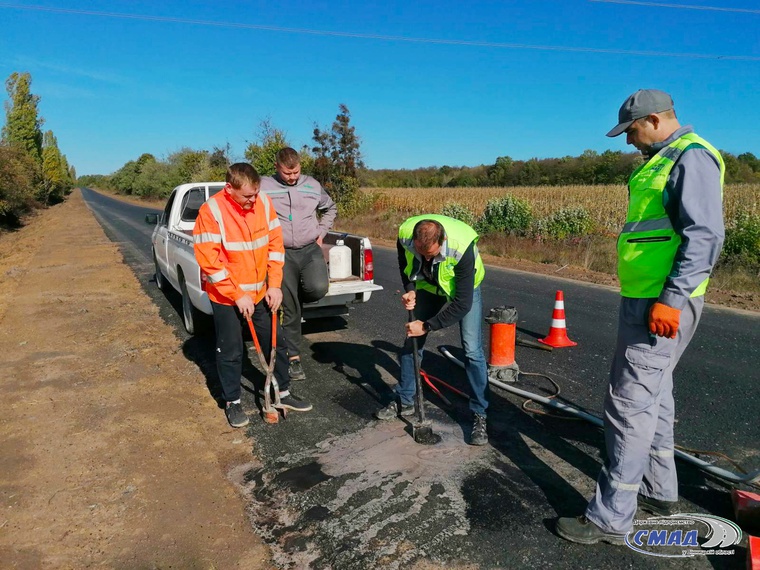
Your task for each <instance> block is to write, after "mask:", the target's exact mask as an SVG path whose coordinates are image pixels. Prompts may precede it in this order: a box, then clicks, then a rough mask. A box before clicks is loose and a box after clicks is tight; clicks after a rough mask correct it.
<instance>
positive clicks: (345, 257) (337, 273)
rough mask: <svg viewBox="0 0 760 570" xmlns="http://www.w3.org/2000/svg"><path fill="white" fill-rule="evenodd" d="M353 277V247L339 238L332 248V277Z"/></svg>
mask: <svg viewBox="0 0 760 570" xmlns="http://www.w3.org/2000/svg"><path fill="white" fill-rule="evenodd" d="M346 277H351V248H350V247H348V246H347V245H344V244H343V240H342V239H339V240H338V241H336V242H335V245H334V246H333V247H332V248H330V279H345V278H346Z"/></svg>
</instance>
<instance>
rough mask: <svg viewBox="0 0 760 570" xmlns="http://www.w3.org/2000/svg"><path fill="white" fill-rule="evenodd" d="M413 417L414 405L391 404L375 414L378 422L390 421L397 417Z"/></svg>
mask: <svg viewBox="0 0 760 570" xmlns="http://www.w3.org/2000/svg"><path fill="white" fill-rule="evenodd" d="M413 415H414V404H400V405H399V404H397V403H396V402H392V403H391V404H389V405H388V406H386V407H385V408H383V409H382V410H378V411H377V412H375V417H376V418H377V419H378V420H383V421H386V420H392V419H395V418H398V417H402V418H406V417H409V416H413Z"/></svg>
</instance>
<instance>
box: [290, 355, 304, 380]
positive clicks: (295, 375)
mask: <svg viewBox="0 0 760 570" xmlns="http://www.w3.org/2000/svg"><path fill="white" fill-rule="evenodd" d="M288 376H290V379H291V380H306V372H304V371H303V366H301V359H300V358H295V359H293V360H291V361H290V362H289V363H288Z"/></svg>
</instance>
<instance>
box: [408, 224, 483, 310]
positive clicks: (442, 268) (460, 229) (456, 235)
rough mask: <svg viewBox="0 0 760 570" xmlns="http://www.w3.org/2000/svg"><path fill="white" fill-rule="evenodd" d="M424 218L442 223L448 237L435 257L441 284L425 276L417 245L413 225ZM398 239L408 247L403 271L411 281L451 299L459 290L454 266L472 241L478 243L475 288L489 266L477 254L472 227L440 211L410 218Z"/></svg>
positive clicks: (474, 233)
mask: <svg viewBox="0 0 760 570" xmlns="http://www.w3.org/2000/svg"><path fill="white" fill-rule="evenodd" d="M422 220H434V221H436V222H438V223H440V224H441V225H442V226H443V229H444V231H445V232H446V236H445V238H444V240H443V244H442V245H441V251H440V252H439V253H438V255H437V256H436V258H435V259H434V260H433V271H434V272H435V275H436V278H437V280H438V287H436V286H435V285H434V284H432V283H429V282H428V281H427V279H425V278H424V277H423V276H422V256H421V255H420V254H418V253H417V250H416V249H415V248H414V240H413V239H412V236H413V233H414V226H416V225H417V223H418V222H421V221H422ZM398 239H399V242H400V243H401V245H402V246H403V248H404V249H405V250H406V267H405V268H404V274H405V275H406V276H407V277H408V278H409V280H410V281H414V282H415V286H416V288H417V289H418V290H419V289H423V290H425V291H429V292H430V293H434V294H436V295H442V296H445V297H446V298H447V299H448V300H451V299H452V298H453V297H454V295H455V293H456V282H455V279H454V267H456V265H457V263H458V262H459V260H460V259H461V258H462V255H463V254H464V252H465V251H467V248H468V247H469V246H470V244H471V243H473V242H475V244H476V245H474V249H475V251H474V253H475V287H477V286H478V285H480V284H481V283H482V282H483V277H485V274H486V269H485V267H484V266H483V260H482V259H480V254H479V253H478V246H477V241H478V234H477V232H476V231H475V230H473V229H472V228H471V227H470V226H468V225H467V224H465V223H464V222H460V221H459V220H455V219H454V218H449V217H447V216H441V215H438V214H428V215H422V216H415V217H413V218H409V219H408V220H406V221H405V222H404V223H403V224H401V227H400V228H399V230H398Z"/></svg>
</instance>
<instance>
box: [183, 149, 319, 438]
mask: <svg viewBox="0 0 760 570" xmlns="http://www.w3.org/2000/svg"><path fill="white" fill-rule="evenodd" d="M226 180H227V184H226V185H225V186H224V189H223V190H222V191H221V192H219V193H218V194H215V195H214V196H212V197H211V198H209V199H208V201H206V203H204V204H203V205H202V206H201V208H200V211H199V212H198V218H197V220H196V222H195V229H194V230H193V238H194V242H195V258H196V259H197V260H198V265H199V266H200V268H201V272H202V273H203V274H204V275H205V277H206V292H207V293H208V297H209V300H210V301H211V308H212V309H213V314H214V328H215V329H216V369H217V372H218V374H219V381H220V383H221V385H222V397H223V398H224V402H225V414H226V416H227V421H228V422H229V423H230V425H231V426H232V427H243V426H245V425H247V424H248V416H246V414H245V412H244V411H243V408H242V405H241V403H240V393H241V390H240V377H241V374H242V370H243V354H244V344H243V332H242V326H243V324H244V323H245V320H246V319H248V318H251V319H252V321H253V326H254V329H255V331H256V336H257V337H258V338H259V342H260V344H261V348H262V350H263V351H264V354H265V355H267V356H268V355H269V354H270V353H271V350H272V330H271V323H272V311H277V310H278V309H279V308H280V305H281V303H282V291H281V289H280V286H281V284H282V268H283V264H284V263H285V249H284V247H283V242H282V228H281V227H280V222H279V220H278V219H277V213H276V212H275V209H274V207H273V206H272V202H271V200H270V199H269V197H267V196H266V195H263V194H259V186H260V178H259V175H258V173H257V172H256V170H255V169H254V168H253V167H252V166H251V165H250V164H247V163H242V162H240V163H236V164H233V165H231V166H230V167H229V168H228V169H227V178H226ZM276 326H277V327H278V330H277V336H278V337H280V338H282V336H281V335H282V332H281V330H280V328H279V327H280V325H279V322H278V323H277V325H276ZM274 375H275V378H276V379H277V382H278V384H279V387H280V404H279V406H280V407H281V408H287V409H290V410H295V411H302V412H305V411H308V410H310V409H311V404H309V403H308V402H305V401H304V400H302V399H300V398H298V397H296V396H295V395H293V394H292V393H291V392H290V390H289V384H290V377H289V375H288V356H287V350H286V348H285V345H284V343H283V344H280V346H278V347H277V350H276V356H275V368H274Z"/></svg>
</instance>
